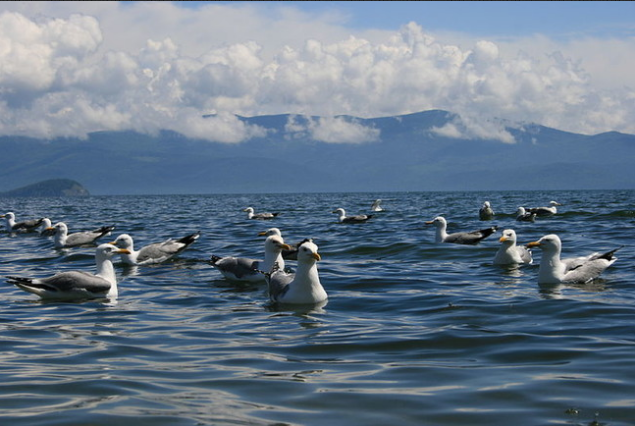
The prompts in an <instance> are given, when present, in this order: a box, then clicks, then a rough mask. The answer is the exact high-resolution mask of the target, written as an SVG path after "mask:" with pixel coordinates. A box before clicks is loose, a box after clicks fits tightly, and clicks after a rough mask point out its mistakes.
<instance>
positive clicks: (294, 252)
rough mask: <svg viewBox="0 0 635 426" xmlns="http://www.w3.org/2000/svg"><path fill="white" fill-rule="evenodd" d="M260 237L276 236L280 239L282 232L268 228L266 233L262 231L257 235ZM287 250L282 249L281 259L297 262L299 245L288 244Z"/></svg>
mask: <svg viewBox="0 0 635 426" xmlns="http://www.w3.org/2000/svg"><path fill="white" fill-rule="evenodd" d="M258 235H259V236H261V237H270V236H272V235H277V236H279V237H280V238H282V232H280V229H278V228H269V229H267V230H266V231H262V232H260V233H259V234H258ZM287 245H288V246H289V249H288V250H287V249H282V258H283V259H285V260H298V245H299V244H288V243H287Z"/></svg>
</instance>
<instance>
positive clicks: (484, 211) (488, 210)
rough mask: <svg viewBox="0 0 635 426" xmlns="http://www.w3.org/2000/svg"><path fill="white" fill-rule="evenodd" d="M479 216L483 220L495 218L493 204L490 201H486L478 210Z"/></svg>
mask: <svg viewBox="0 0 635 426" xmlns="http://www.w3.org/2000/svg"><path fill="white" fill-rule="evenodd" d="M478 217H479V219H481V220H492V219H494V210H493V209H492V205H491V204H490V202H489V201H485V202H484V203H483V205H482V206H481V208H480V209H479V210H478Z"/></svg>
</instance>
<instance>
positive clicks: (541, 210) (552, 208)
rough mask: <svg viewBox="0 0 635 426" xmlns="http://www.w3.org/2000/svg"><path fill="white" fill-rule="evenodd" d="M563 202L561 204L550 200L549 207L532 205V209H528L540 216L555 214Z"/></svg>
mask: <svg viewBox="0 0 635 426" xmlns="http://www.w3.org/2000/svg"><path fill="white" fill-rule="evenodd" d="M561 205H562V204H560V203H559V202H557V201H550V202H549V207H532V208H530V209H528V210H527V211H528V212H529V213H536V215H538V217H541V216H543V217H544V216H553V215H554V214H556V213H558V209H557V206H561Z"/></svg>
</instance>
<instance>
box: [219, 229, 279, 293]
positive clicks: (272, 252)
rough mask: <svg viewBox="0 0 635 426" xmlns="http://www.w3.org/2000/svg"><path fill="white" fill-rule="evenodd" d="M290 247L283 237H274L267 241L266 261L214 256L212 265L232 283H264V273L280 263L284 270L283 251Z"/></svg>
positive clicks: (268, 238)
mask: <svg viewBox="0 0 635 426" xmlns="http://www.w3.org/2000/svg"><path fill="white" fill-rule="evenodd" d="M289 248H290V247H289V246H288V245H287V244H285V243H284V240H283V239H282V237H279V236H277V235H272V236H270V237H267V239H266V240H265V258H264V260H255V259H250V258H246V257H233V256H229V257H218V256H212V258H211V260H210V264H211V265H212V266H213V267H214V268H216V269H217V270H218V271H219V272H220V273H221V274H222V275H223V276H224V277H225V278H227V279H228V280H231V281H247V282H263V281H264V280H265V276H264V274H263V272H269V271H271V270H272V269H273V265H275V264H276V263H278V264H279V265H281V266H280V267H281V268H283V269H284V266H285V265H284V259H283V258H282V250H284V249H287V250H288V249H289Z"/></svg>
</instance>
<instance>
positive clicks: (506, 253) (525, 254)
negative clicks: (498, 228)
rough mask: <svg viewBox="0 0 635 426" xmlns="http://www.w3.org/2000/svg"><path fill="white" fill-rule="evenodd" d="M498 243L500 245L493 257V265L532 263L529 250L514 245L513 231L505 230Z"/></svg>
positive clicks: (514, 235) (514, 236)
mask: <svg viewBox="0 0 635 426" xmlns="http://www.w3.org/2000/svg"><path fill="white" fill-rule="evenodd" d="M499 241H500V242H501V243H502V244H501V246H500V248H499V249H498V251H497V252H496V255H495V256H494V265H509V264H513V263H527V264H530V263H532V262H533V258H532V256H531V250H529V249H528V248H527V247H525V246H518V245H516V232H515V231H514V230H513V229H505V230H504V231H503V236H502V237H500V239H499Z"/></svg>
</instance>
